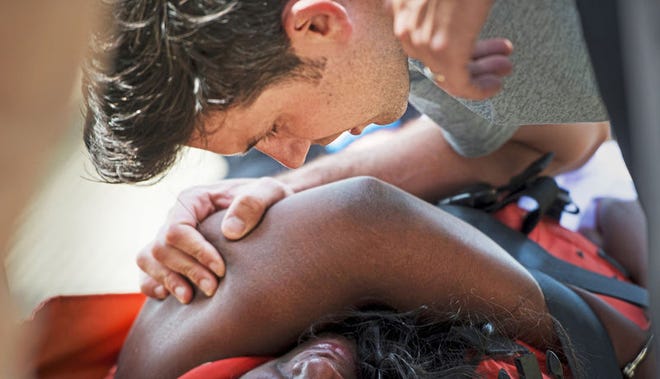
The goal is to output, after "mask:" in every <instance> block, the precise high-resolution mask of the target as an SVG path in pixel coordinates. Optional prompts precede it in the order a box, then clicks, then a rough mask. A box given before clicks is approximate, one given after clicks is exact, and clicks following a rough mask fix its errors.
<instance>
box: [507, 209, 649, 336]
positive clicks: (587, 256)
mask: <svg viewBox="0 0 660 379" xmlns="http://www.w3.org/2000/svg"><path fill="white" fill-rule="evenodd" d="M524 215H525V210H523V209H521V208H519V207H518V206H517V205H515V204H513V205H509V206H507V207H505V208H504V209H502V210H501V211H499V212H497V213H496V214H495V217H496V218H497V219H498V220H500V221H501V222H502V223H504V224H506V225H508V226H509V227H510V228H512V229H515V230H520V228H521V226H522V221H523V218H524ZM528 237H529V239H531V240H532V241H534V242H536V243H538V244H539V245H541V246H542V247H543V248H544V249H545V250H547V251H548V252H549V253H550V254H552V255H553V256H554V257H556V258H558V259H561V260H563V261H566V262H568V263H570V264H572V265H574V266H577V267H580V268H583V269H585V270H589V271H591V272H595V273H598V274H601V275H604V276H607V277H610V278H615V279H617V280H620V281H623V282H628V283H630V280H629V279H628V278H626V277H625V276H624V275H623V274H622V273H621V271H619V269H617V268H616V267H615V266H614V265H612V264H611V263H610V262H608V261H607V260H605V259H603V258H601V257H600V256H598V246H596V245H594V244H593V243H592V242H591V241H589V240H588V239H587V238H586V237H584V236H583V235H582V234H580V233H578V232H574V231H572V230H568V229H566V228H564V227H562V226H561V225H559V223H558V222H556V221H554V220H552V219H549V218H544V219H543V220H541V222H539V224H538V225H537V226H536V227H535V228H534V229H533V230H532V231H531V232H530V233H529V235H528ZM596 296H598V297H600V298H601V299H602V300H603V301H605V302H606V303H608V304H610V305H611V306H612V307H614V308H615V309H616V310H618V311H619V312H621V314H623V315H624V316H626V317H627V318H628V319H629V320H631V321H632V322H634V323H635V324H637V325H638V326H639V327H640V328H642V329H648V328H649V326H650V321H649V320H648V319H647V317H646V315H645V314H644V310H643V309H642V308H639V307H637V306H635V305H633V304H630V303H627V302H625V301H622V300H619V299H615V298H612V297H609V296H602V295H596Z"/></svg>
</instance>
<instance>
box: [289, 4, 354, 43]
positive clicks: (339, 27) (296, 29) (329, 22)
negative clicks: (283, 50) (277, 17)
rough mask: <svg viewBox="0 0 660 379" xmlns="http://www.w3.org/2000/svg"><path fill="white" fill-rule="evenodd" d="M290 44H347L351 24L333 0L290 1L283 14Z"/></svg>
mask: <svg viewBox="0 0 660 379" xmlns="http://www.w3.org/2000/svg"><path fill="white" fill-rule="evenodd" d="M282 23H283V25H284V29H285V31H286V33H287V35H288V36H289V39H290V40H291V44H292V45H293V46H294V49H295V48H296V47H302V46H305V45H307V44H308V43H312V44H318V43H322V42H339V43H344V42H346V41H347V40H348V39H349V37H350V36H351V33H352V32H353V24H352V21H351V18H350V17H349V14H348V12H347V10H346V8H345V7H344V6H343V5H341V4H339V3H338V2H336V1H334V0H290V1H289V4H288V5H287V7H286V8H285V9H284V12H283V14H282Z"/></svg>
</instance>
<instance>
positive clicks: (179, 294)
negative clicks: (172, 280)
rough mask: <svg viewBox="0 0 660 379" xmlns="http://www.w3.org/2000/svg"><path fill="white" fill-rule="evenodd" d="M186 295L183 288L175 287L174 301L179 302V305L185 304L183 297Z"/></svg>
mask: <svg viewBox="0 0 660 379" xmlns="http://www.w3.org/2000/svg"><path fill="white" fill-rule="evenodd" d="M185 294H186V289H185V288H183V287H176V288H175V289H174V296H176V299H177V300H179V303H181V304H185V303H186V302H185V301H184V300H183V296H184V295H185Z"/></svg>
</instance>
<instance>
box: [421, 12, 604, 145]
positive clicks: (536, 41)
mask: <svg viewBox="0 0 660 379" xmlns="http://www.w3.org/2000/svg"><path fill="white" fill-rule="evenodd" d="M491 37H505V38H509V39H510V40H511V41H512V42H513V45H514V52H513V54H512V55H511V59H512V61H513V67H514V68H513V74H512V75H511V76H509V77H507V78H506V79H505V80H504V87H503V89H502V91H501V92H500V93H498V94H497V95H496V96H494V97H493V98H491V99H488V100H485V101H470V100H466V99H460V98H454V97H452V96H450V95H449V94H447V93H446V92H444V91H443V90H441V89H440V88H438V87H437V86H436V85H435V83H434V82H433V80H432V79H431V78H427V77H426V76H425V74H424V65H423V64H422V63H421V62H419V61H415V60H412V59H411V60H410V62H409V66H410V79H411V83H410V85H411V88H410V90H411V93H410V99H409V100H410V102H411V103H412V104H413V105H414V106H415V108H417V109H418V110H419V111H420V112H422V113H424V114H426V115H427V116H428V117H430V118H431V119H432V120H433V121H435V122H436V123H437V124H438V125H440V126H441V127H442V128H443V130H444V132H445V137H446V138H447V140H448V141H449V143H450V144H451V146H452V147H453V148H454V150H456V152H458V153H459V154H461V155H464V156H468V157H476V156H482V155H486V154H489V153H491V152H493V151H495V150H497V148H499V147H500V146H501V145H502V144H504V143H505V142H506V141H507V140H508V139H509V138H511V136H512V135H513V134H514V133H515V132H516V130H517V129H518V127H520V126H522V125H533V124H560V123H571V122H595V121H604V120H607V119H608V116H607V113H606V111H605V107H604V106H603V103H602V100H601V98H600V95H599V94H598V89H597V86H596V82H595V79H594V75H593V72H592V67H591V62H590V60H589V57H588V54H587V50H586V45H585V43H584V40H583V36H582V29H581V25H580V20H579V15H578V13H577V9H576V7H575V2H574V0H535V1H533V0H497V1H495V2H494V3H493V8H492V10H491V13H490V16H489V18H488V20H487V22H486V25H485V26H484V29H483V31H482V33H481V38H491Z"/></svg>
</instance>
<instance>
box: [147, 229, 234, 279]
mask: <svg viewBox="0 0 660 379" xmlns="http://www.w3.org/2000/svg"><path fill="white" fill-rule="evenodd" d="M164 239H165V244H166V246H172V247H174V248H175V249H178V250H179V251H182V252H185V253H186V254H188V255H190V256H192V257H193V258H195V259H196V260H197V262H199V263H201V264H202V265H204V266H205V267H208V268H210V269H211V270H212V271H213V272H214V273H215V274H216V275H217V276H219V277H223V276H225V262H224V261H223V260H222V257H221V256H220V254H219V253H218V251H217V250H216V249H215V247H213V245H211V244H210V243H209V242H208V241H207V240H206V239H205V238H204V237H203V236H202V235H201V234H200V233H199V231H198V230H197V229H196V228H194V227H192V226H190V225H187V224H173V225H169V226H168V227H167V229H166V230H165V237H164ZM165 253H166V252H165ZM156 258H157V259H158V260H160V261H161V262H163V263H165V261H164V260H161V259H160V258H159V257H156ZM170 268H173V269H175V267H172V266H170ZM177 271H178V270H177ZM179 272H180V273H182V274H186V273H185V272H183V271H179ZM186 276H188V277H189V278H190V279H193V278H192V277H190V276H189V275H187V274H186ZM193 281H194V280H193ZM205 292H206V291H205Z"/></svg>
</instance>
